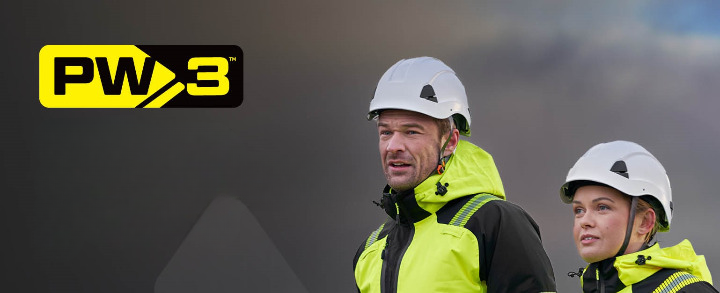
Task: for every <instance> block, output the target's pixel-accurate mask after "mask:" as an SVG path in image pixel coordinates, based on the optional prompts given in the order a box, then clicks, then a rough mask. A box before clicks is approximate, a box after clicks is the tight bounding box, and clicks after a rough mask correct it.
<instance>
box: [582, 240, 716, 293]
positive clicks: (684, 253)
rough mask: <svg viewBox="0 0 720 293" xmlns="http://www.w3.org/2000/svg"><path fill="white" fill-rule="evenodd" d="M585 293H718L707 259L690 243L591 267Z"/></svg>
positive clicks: (654, 248) (655, 247)
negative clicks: (696, 252) (698, 253)
mask: <svg viewBox="0 0 720 293" xmlns="http://www.w3.org/2000/svg"><path fill="white" fill-rule="evenodd" d="M581 286H582V289H583V292H600V293H603V292H607V293H610V292H622V293H630V292H634V293H644V292H663V293H669V292H673V293H675V292H718V291H717V290H715V288H713V287H712V277H711V276H710V270H709V269H708V267H707V264H705V257H704V256H702V255H697V254H695V250H693V247H692V245H691V244H690V241H688V240H687V239H685V240H683V241H682V242H680V244H678V245H675V246H672V247H666V248H660V245H658V244H657V243H656V244H655V245H653V246H651V247H649V248H647V249H644V250H641V251H638V252H635V253H629V254H625V255H621V256H618V257H613V258H609V259H606V260H602V261H599V262H595V263H591V264H589V265H588V266H587V267H586V268H585V270H584V271H583V275H582V281H581Z"/></svg>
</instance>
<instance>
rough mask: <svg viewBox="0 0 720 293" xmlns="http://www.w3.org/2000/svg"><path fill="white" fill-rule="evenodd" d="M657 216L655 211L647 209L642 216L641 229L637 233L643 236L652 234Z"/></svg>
mask: <svg viewBox="0 0 720 293" xmlns="http://www.w3.org/2000/svg"><path fill="white" fill-rule="evenodd" d="M656 216H657V215H656V214H655V210H653V209H647V210H646V211H645V212H644V213H643V215H642V220H641V221H640V227H638V230H637V232H638V233H640V234H642V235H644V234H647V233H650V231H652V229H653V227H655V217H656Z"/></svg>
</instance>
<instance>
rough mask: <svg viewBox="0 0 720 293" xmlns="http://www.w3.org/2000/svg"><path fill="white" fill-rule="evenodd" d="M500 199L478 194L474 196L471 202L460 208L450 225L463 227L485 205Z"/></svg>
mask: <svg viewBox="0 0 720 293" xmlns="http://www.w3.org/2000/svg"><path fill="white" fill-rule="evenodd" d="M496 199H499V198H497V197H496V196H494V195H491V194H478V195H476V196H474V197H473V198H472V199H470V201H468V202H467V203H465V205H464V206H463V207H462V208H460V210H459V211H458V212H457V214H455V216H454V217H453V218H452V220H450V225H453V226H458V227H462V226H465V223H467V221H468V220H469V219H470V217H471V216H472V215H473V214H474V213H475V212H476V211H477V210H478V209H480V207H482V206H483V205H484V204H485V203H487V202H488V201H491V200H496Z"/></svg>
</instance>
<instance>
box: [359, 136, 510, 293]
mask: <svg viewBox="0 0 720 293" xmlns="http://www.w3.org/2000/svg"><path fill="white" fill-rule="evenodd" d="M446 170H447V171H446V172H445V173H443V174H441V175H438V174H435V175H433V176H430V177H429V178H428V179H426V180H425V181H423V182H422V183H421V184H420V185H418V186H417V187H416V188H415V199H416V201H417V203H418V205H419V206H420V207H421V208H422V209H424V210H426V211H428V212H430V213H431V215H430V216H428V217H427V218H425V219H423V220H421V221H418V222H416V223H415V224H414V234H413V236H412V237H413V238H412V242H411V243H410V245H409V246H408V248H407V250H406V252H405V254H404V255H403V257H402V259H401V263H400V269H399V271H398V272H399V276H397V278H398V282H397V284H398V285H397V292H486V286H485V284H484V283H483V282H480V277H479V270H480V267H479V266H480V264H479V258H480V255H479V251H478V240H477V238H476V237H475V235H474V234H473V233H472V232H471V231H469V230H468V229H466V228H464V227H462V226H454V225H451V224H440V223H438V221H437V215H436V214H435V213H436V212H437V211H438V210H439V209H440V208H442V207H443V205H445V203H447V202H448V201H451V200H453V199H457V198H461V197H464V196H468V195H472V194H480V195H477V197H482V196H485V195H488V194H491V195H492V196H494V197H496V198H497V199H504V198H505V191H504V189H503V186H502V182H501V180H500V175H499V173H498V171H497V168H496V167H495V163H494V162H493V159H492V157H491V156H490V154H488V153H487V152H485V151H484V150H482V149H480V148H478V147H476V146H474V145H472V144H471V143H469V142H466V141H462V140H461V141H460V142H459V144H458V147H457V149H456V151H455V153H454V155H453V156H452V157H451V159H450V161H448V163H447V165H446ZM438 181H440V182H450V188H448V192H447V194H445V195H438V194H436V183H437V182H438ZM483 199H486V198H483ZM470 202H473V201H472V200H471V201H470ZM486 202H487V200H485V201H483V202H482V203H483V204H484V203H486ZM476 207H477V208H479V207H480V206H479V205H476ZM475 210H477V209H475ZM464 220H465V221H467V219H464ZM380 230H382V227H381V228H380V229H378V230H376V232H378V233H379V231H380ZM372 234H373V235H377V233H375V232H374V233H372ZM371 236H372V235H371ZM386 241H387V237H383V238H381V239H378V240H377V241H374V242H373V241H372V240H370V239H368V241H366V243H371V244H370V245H369V246H367V247H366V248H365V250H364V251H363V252H362V254H361V255H360V258H359V259H358V263H357V267H356V268H355V279H356V280H359V283H358V284H357V286H358V288H359V289H360V291H361V292H381V288H380V287H381V280H380V276H381V273H382V269H383V257H382V255H381V254H382V251H383V249H384V248H385V245H386ZM433 248H442V249H433Z"/></svg>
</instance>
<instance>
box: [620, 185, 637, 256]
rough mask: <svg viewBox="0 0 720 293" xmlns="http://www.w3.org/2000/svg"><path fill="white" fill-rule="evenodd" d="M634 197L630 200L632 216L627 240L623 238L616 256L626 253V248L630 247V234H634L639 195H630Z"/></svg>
mask: <svg viewBox="0 0 720 293" xmlns="http://www.w3.org/2000/svg"><path fill="white" fill-rule="evenodd" d="M630 197H632V199H631V200H630V217H628V224H627V229H626V230H625V240H623V244H622V247H620V251H618V253H617V254H616V255H615V256H616V257H618V256H621V255H623V254H625V250H626V249H627V247H628V244H629V243H630V236H631V235H632V230H633V225H634V224H635V208H636V207H637V197H636V196H630Z"/></svg>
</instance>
